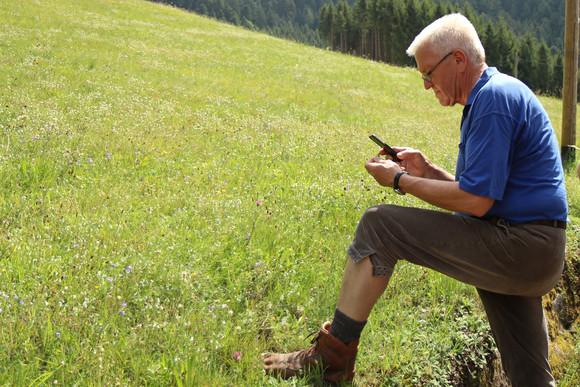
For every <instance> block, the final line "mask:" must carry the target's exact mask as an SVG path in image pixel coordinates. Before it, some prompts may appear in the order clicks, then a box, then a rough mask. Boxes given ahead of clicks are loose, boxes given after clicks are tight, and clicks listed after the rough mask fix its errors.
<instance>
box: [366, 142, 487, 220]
mask: <svg viewBox="0 0 580 387" xmlns="http://www.w3.org/2000/svg"><path fill="white" fill-rule="evenodd" d="M399 154H400V155H403V156H405V155H404V154H403V153H399ZM412 154H413V158H414V160H411V158H409V157H407V159H406V160H403V162H401V163H400V165H399V164H397V163H395V162H393V161H391V160H383V159H381V158H380V157H378V156H377V157H373V158H372V159H370V160H369V161H368V162H367V163H366V165H365V167H366V169H367V171H368V172H369V173H370V174H371V175H372V176H373V177H374V178H375V180H376V181H377V182H378V183H379V184H380V185H382V186H386V187H392V186H393V181H394V179H395V175H396V174H397V172H400V171H401V166H404V167H403V169H404V170H406V171H408V172H409V175H403V176H401V177H400V179H399V189H401V190H402V191H403V192H405V193H409V194H411V195H413V196H415V197H417V198H419V199H421V200H423V201H425V202H427V203H429V204H432V205H434V206H437V207H440V208H443V209H445V210H449V211H455V212H460V213H463V214H468V215H474V216H483V215H485V214H486V213H487V211H489V209H490V208H491V206H492V205H493V203H494V200H493V199H491V198H488V197H485V196H478V195H474V194H471V193H469V192H467V191H464V190H462V189H461V188H459V183H458V182H456V181H455V179H454V177H453V176H452V175H451V174H450V173H448V172H446V171H445V170H443V169H441V168H439V167H437V166H435V165H434V164H432V163H431V162H430V161H429V160H428V159H427V158H426V157H424V156H422V155H421V154H420V152H418V151H414V152H412ZM399 157H401V156H399Z"/></svg>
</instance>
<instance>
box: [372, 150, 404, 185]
mask: <svg viewBox="0 0 580 387" xmlns="http://www.w3.org/2000/svg"><path fill="white" fill-rule="evenodd" d="M381 152H384V151H383V150H381ZM381 154H382V153H381ZM365 168H366V169H367V172H368V173H369V174H370V175H371V176H372V177H374V179H375V180H376V181H377V183H379V184H380V185H382V186H385V187H392V186H393V181H394V180H395V175H396V174H397V172H400V171H401V166H400V165H399V164H397V163H395V162H394V161H392V160H384V159H381V158H380V156H378V155H377V156H375V157H373V158H372V159H370V160H369V161H367V162H366V164H365Z"/></svg>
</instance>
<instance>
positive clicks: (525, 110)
mask: <svg viewBox="0 0 580 387" xmlns="http://www.w3.org/2000/svg"><path fill="white" fill-rule="evenodd" d="M455 180H456V181H458V182H459V187H460V188H461V189H463V190H465V191H467V192H470V193H472V194H475V195H480V196H486V197H489V198H492V199H495V203H494V205H493V206H492V207H491V209H490V210H489V211H488V213H487V214H486V215H485V216H484V218H491V217H493V216H498V217H500V218H503V219H505V220H507V221H508V222H510V223H512V224H519V223H524V222H527V221H530V220H537V219H556V220H563V221H566V220H567V214H568V204H567V201H566V188H565V185H564V171H563V168H562V162H561V159H560V151H559V145H558V140H557V138H556V134H555V133H554V130H553V128H552V124H551V123H550V119H549V118H548V114H547V113H546V111H545V110H544V108H543V106H542V105H541V103H540V101H539V100H538V98H537V97H536V96H535V95H534V93H533V92H532V91H531V90H530V89H529V88H528V87H527V86H526V85H525V84H523V83H522V82H520V81H519V80H517V79H516V78H513V77H510V76H508V75H505V74H502V73H500V72H499V71H498V70H497V69H496V68H495V67H490V68H488V69H486V70H485V72H484V73H483V75H482V76H481V78H480V79H479V80H478V81H477V83H476V84H475V86H474V88H473V90H472V91H471V93H470V94H469V98H468V99H467V103H466V105H465V107H464V109H463V119H462V122H461V140H460V144H459V155H458V157H457V168H456V172H455Z"/></svg>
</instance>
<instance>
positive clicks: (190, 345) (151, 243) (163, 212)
mask: <svg viewBox="0 0 580 387" xmlns="http://www.w3.org/2000/svg"><path fill="white" fill-rule="evenodd" d="M0 20H1V25H2V28H1V29H0V130H1V137H0V385H7V386H11V385H14V386H23V385H30V386H43V385H66V386H74V385H78V386H85V385H90V386H117V385H120V386H138V385H149V386H163V385H175V386H197V385H201V386H258V385H259V386H277V385H288V386H290V385H291V386H305V385H312V384H314V385H316V384H319V380H317V378H316V377H313V378H311V379H308V380H290V381H279V380H276V379H272V378H268V377H266V376H265V375H264V373H263V371H262V365H261V359H262V355H263V354H264V353H266V352H271V351H290V350H292V351H293V350H297V349H299V348H302V347H304V346H305V345H309V339H308V338H306V336H307V335H308V334H309V333H310V332H312V331H316V330H318V329H319V328H320V325H321V324H322V323H323V322H324V321H326V320H328V319H330V318H331V317H332V314H333V312H334V307H335V301H336V298H337V296H338V290H339V286H340V281H341V277H342V270H343V267H344V265H345V262H346V259H347V258H346V257H347V255H346V248H347V246H348V244H349V243H350V240H351V238H352V236H353V233H354V229H355V227H356V225H357V222H358V219H359V217H360V216H361V214H362V213H363V212H364V210H365V209H366V208H367V207H369V206H371V205H375V204H379V203H393V204H398V205H405V206H416V207H425V208H426V207H427V206H426V205H425V204H424V203H422V202H420V201H418V200H416V199H414V198H413V197H411V196H410V195H407V196H404V197H401V196H398V195H396V194H394V193H393V192H392V190H391V189H385V188H383V187H380V186H378V185H377V184H376V183H375V182H374V180H373V179H372V178H371V177H370V176H369V175H368V174H367V173H366V172H365V170H364V163H365V162H366V160H368V159H369V158H370V157H372V156H373V155H375V154H376V153H377V151H378V148H377V147H376V145H375V144H374V143H372V142H371V141H370V140H369V139H368V135H369V134H371V133H375V134H377V135H378V136H379V137H381V138H383V139H384V140H385V141H387V142H388V143H389V144H391V145H397V146H413V147H417V148H419V149H421V150H422V151H423V152H424V153H425V154H426V155H427V156H428V157H429V158H430V159H431V160H432V161H434V162H436V163H437V164H439V165H441V166H443V167H445V168H447V169H448V170H449V171H453V168H454V165H455V158H456V154H457V151H456V149H457V142H458V139H459V121H460V117H461V107H460V106H457V107H455V108H443V107H441V106H439V103H438V101H437V100H436V99H435V98H434V96H433V93H432V92H431V91H425V90H424V88H423V82H422V81H421V77H420V76H419V73H418V72H417V71H416V70H415V69H412V68H396V67H391V66H388V65H385V64H381V63H376V62H371V61H367V60H363V59H360V58H354V57H350V56H345V55H340V54H337V53H333V52H329V51H325V50H320V49H316V48H312V47H307V46H303V45H299V44H295V43H292V42H288V41H284V40H280V39H276V38H273V37H270V36H267V35H263V34H258V33H255V32H250V31H247V30H243V29H240V28H236V27H233V26H230V25H227V24H223V23H218V22H216V21H214V20H210V19H207V18H202V17H199V16H197V15H194V14H191V13H187V12H184V11H181V10H178V9H175V8H171V7H167V6H161V5H158V4H153V3H148V2H144V1H141V0H77V1H74V2H71V1H67V0H18V1H17V0H0ZM542 102H543V103H544V105H545V107H546V109H547V110H548V112H549V114H550V116H551V118H552V120H553V124H554V127H555V129H556V131H557V132H558V133H559V132H560V128H561V121H562V118H561V117H562V114H561V111H562V102H561V101H560V100H555V99H548V98H542ZM577 145H580V144H577ZM567 169H568V174H567V183H568V190H569V202H570V210H571V213H570V218H571V220H572V224H571V226H570V227H569V229H568V235H569V238H568V239H569V246H570V257H569V259H570V260H577V259H578V251H579V250H578V245H579V243H580V227H579V226H578V222H579V221H580V182H579V181H578V177H577V175H576V172H575V166H571V165H569V166H567ZM574 345H575V344H573V343H570V342H566V345H565V346H564V345H560V348H559V352H558V354H559V355H560V356H559V357H558V356H556V358H558V359H560V361H559V363H555V364H554V370H555V374H556V376H557V377H558V380H559V382H560V385H563V386H566V385H568V386H574V385H577V384H578V382H579V381H580V367H579V366H578V363H579V362H580V360H579V359H580V346H579V345H575V347H574ZM562 349H568V350H567V351H566V354H570V355H569V356H568V357H566V356H561V355H562ZM494 351H495V346H494V344H493V341H492V340H491V339H490V331H489V327H488V325H487V322H486V319H485V315H484V313H483V310H482V306H481V305H480V303H479V301H478V299H477V296H476V293H475V291H474V289H473V288H472V287H469V286H466V285H463V284H460V283H458V282H456V281H454V280H450V279H448V278H445V277H443V276H440V275H438V274H437V273H434V272H431V271H426V270H423V269H422V268H418V267H414V266H411V265H406V264H405V263H401V264H399V265H398V267H397V270H396V273H395V275H394V277H393V278H392V280H391V285H390V287H389V289H388V290H387V292H386V293H385V296H384V297H383V298H382V299H381V301H380V302H379V304H378V305H377V308H376V309H375V311H374V312H373V315H372V317H371V319H370V321H369V323H368V325H367V328H366V329H365V334H364V337H363V339H362V341H361V347H360V355H359V359H358V362H357V382H358V385H361V386H372V385H376V386H410V385H412V386H415V385H429V386H443V385H450V384H453V383H455V385H459V384H458V383H459V381H460V380H461V379H465V378H470V377H476V376H477V374H478V371H479V370H481V369H483V368H485V365H486V364H487V363H488V362H489V361H490V359H491V358H492V354H493V353H494Z"/></svg>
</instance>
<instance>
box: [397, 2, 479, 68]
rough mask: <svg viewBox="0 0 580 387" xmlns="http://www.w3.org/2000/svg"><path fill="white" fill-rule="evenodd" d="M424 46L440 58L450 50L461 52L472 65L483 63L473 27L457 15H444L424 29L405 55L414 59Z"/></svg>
mask: <svg viewBox="0 0 580 387" xmlns="http://www.w3.org/2000/svg"><path fill="white" fill-rule="evenodd" d="M425 45H428V46H429V48H430V49H431V50H432V51H433V52H434V53H436V54H439V55H441V56H443V55H445V54H447V53H448V52H449V51H451V50H461V51H463V52H464V53H465V55H467V58H468V59H469V60H470V61H471V62H473V63H474V64H476V65H482V64H483V63H485V49H484V48H483V45H482V44H481V40H479V36H478V35H477V31H475V27H473V24H471V22H470V21H469V20H468V19H467V18H466V17H465V16H463V15H461V14H459V13H453V14H449V15H445V16H443V17H441V18H439V19H437V20H435V21H434V22H433V23H431V24H429V25H428V26H427V27H425V28H424V29H423V31H421V33H419V35H417V36H416V37H415V39H414V40H413V43H411V45H410V46H409V48H407V55H409V56H411V57H414V56H415V54H416V53H417V50H419V49H420V48H422V47H423V46H425Z"/></svg>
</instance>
